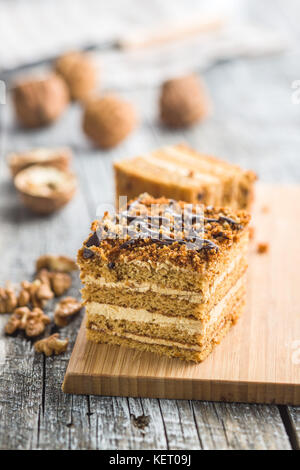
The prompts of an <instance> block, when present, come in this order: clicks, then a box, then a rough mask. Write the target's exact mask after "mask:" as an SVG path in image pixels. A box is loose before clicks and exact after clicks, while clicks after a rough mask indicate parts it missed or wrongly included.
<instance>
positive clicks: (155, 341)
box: [90, 325, 203, 351]
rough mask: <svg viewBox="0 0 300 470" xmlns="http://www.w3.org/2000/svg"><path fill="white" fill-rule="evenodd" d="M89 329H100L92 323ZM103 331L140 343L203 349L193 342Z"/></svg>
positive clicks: (195, 349) (196, 349)
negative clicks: (186, 342) (179, 341)
mask: <svg viewBox="0 0 300 470" xmlns="http://www.w3.org/2000/svg"><path fill="white" fill-rule="evenodd" d="M90 329H91V330H94V331H100V329H98V328H97V327H96V326H94V325H92V326H91V328H90ZM105 333H107V334H109V335H112V336H118V337H119V338H125V339H132V340H134V341H138V342H139V343H142V344H143V343H146V344H155V345H162V346H169V347H174V346H176V347H178V348H181V349H192V350H194V351H201V349H203V347H201V346H197V345H195V344H183V343H177V342H176V341H168V340H165V339H160V338H157V339H152V338H149V337H148V336H140V335H134V334H132V333H116V332H115V331H113V332H112V331H109V332H105Z"/></svg>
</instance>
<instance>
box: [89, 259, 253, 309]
mask: <svg viewBox="0 0 300 470" xmlns="http://www.w3.org/2000/svg"><path fill="white" fill-rule="evenodd" d="M243 257H244V255H241V256H238V257H237V258H235V260H234V261H232V262H231V263H230V265H229V266H228V268H227V269H226V270H225V271H223V272H222V274H220V276H218V277H217V278H216V279H215V282H214V283H213V284H212V285H211V286H209V287H208V290H207V292H205V294H204V293H201V294H199V293H195V292H191V291H185V290H180V289H170V288H166V287H160V286H158V285H157V284H155V283H152V282H142V283H137V282H134V281H120V282H107V281H106V280H105V278H103V277H100V278H95V277H94V276H92V275H90V274H88V275H86V276H84V278H83V282H84V283H85V284H93V285H95V286H98V287H99V288H101V287H107V288H111V289H113V288H119V289H122V288H124V289H127V290H129V291H132V292H148V291H152V292H155V293H157V294H162V295H176V296H177V297H178V300H186V301H188V302H191V303H197V304H199V303H203V301H204V302H205V301H207V300H208V299H209V297H210V296H211V295H213V294H214V293H215V291H216V289H217V287H218V286H219V285H220V284H221V283H222V282H223V281H224V279H225V278H226V277H227V276H229V275H230V274H232V273H233V272H234V270H235V269H236V267H237V266H238V264H239V263H240V262H241V260H242V258H243Z"/></svg>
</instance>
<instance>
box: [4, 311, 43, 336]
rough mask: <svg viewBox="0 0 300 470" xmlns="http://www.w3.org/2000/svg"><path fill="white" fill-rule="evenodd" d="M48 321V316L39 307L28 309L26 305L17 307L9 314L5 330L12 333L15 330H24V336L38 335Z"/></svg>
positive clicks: (9, 333)
mask: <svg viewBox="0 0 300 470" xmlns="http://www.w3.org/2000/svg"><path fill="white" fill-rule="evenodd" d="M49 323H50V318H49V317H48V316H47V315H45V314H44V312H43V310H41V309H40V308H34V309H33V310H29V308H28V307H19V308H17V309H16V310H15V311H14V313H13V314H12V315H11V316H10V319H9V320H8V323H7V324H6V326H5V332H6V333H7V334H8V335H12V334H13V333H14V332H15V331H17V330H24V331H25V334H26V336H29V337H34V336H39V335H40V334H41V333H43V332H44V331H45V327H46V325H48V324H49Z"/></svg>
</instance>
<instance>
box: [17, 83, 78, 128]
mask: <svg viewBox="0 0 300 470" xmlns="http://www.w3.org/2000/svg"><path fill="white" fill-rule="evenodd" d="M68 102H69V92H68V88H67V85H66V84H65V82H64V80H63V79H62V78H61V77H59V76H58V75H56V74H50V75H48V76H45V77H40V78H32V79H28V80H24V81H22V82H19V83H17V84H16V85H15V86H14V88H13V103H14V107H15V112H16V115H17V118H18V120H19V121H20V123H21V124H22V125H23V126H24V127H28V128H36V127H40V126H45V125H47V124H50V123H51V122H53V121H55V120H56V119H57V118H58V117H59V116H60V115H61V114H62V113H63V111H64V110H65V109H66V106H67V104H68Z"/></svg>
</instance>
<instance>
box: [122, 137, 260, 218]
mask: <svg viewBox="0 0 300 470" xmlns="http://www.w3.org/2000/svg"><path fill="white" fill-rule="evenodd" d="M114 169H115V180H116V194H117V198H118V197H119V196H124V195H126V196H127V197H128V198H129V199H132V198H134V197H136V196H138V195H139V194H140V193H142V192H145V191H147V192H148V193H150V194H151V195H152V196H154V197H161V196H165V197H170V198H173V199H176V200H182V201H188V202H192V203H194V204H198V203H203V204H206V205H209V204H212V205H214V206H230V207H232V208H234V209H249V208H250V206H251V203H252V200H253V190H254V181H255V179H256V175H255V173H253V171H249V170H243V169H242V168H240V167H239V166H237V165H233V164H231V163H228V162H225V161H223V160H220V159H218V158H215V157H212V156H209V155H205V154H201V153H199V152H196V151H195V150H192V149H191V148H189V147H188V146H187V145H185V144H178V145H172V146H167V147H163V148H161V149H158V150H155V151H154V152H151V153H148V154H142V155H139V156H137V157H135V158H131V159H125V160H121V161H118V162H116V163H115V164H114ZM117 203H118V201H117Z"/></svg>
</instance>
